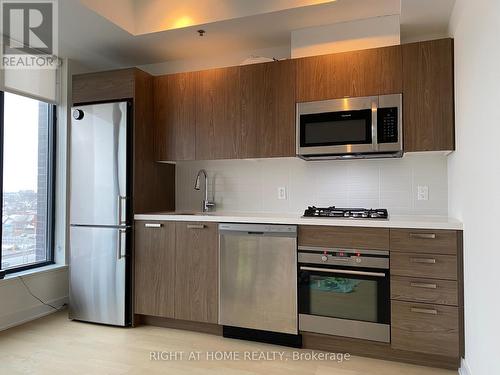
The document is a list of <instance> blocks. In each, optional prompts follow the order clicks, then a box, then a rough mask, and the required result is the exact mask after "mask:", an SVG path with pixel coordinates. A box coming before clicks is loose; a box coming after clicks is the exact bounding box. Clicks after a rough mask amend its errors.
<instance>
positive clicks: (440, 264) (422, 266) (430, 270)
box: [391, 252, 457, 280]
mask: <svg viewBox="0 0 500 375" xmlns="http://www.w3.org/2000/svg"><path fill="white" fill-rule="evenodd" d="M391 275H396V276H409V277H429V278H433V279H445V280H456V279H457V257H456V256H452V255H434V254H418V253H393V252H391Z"/></svg>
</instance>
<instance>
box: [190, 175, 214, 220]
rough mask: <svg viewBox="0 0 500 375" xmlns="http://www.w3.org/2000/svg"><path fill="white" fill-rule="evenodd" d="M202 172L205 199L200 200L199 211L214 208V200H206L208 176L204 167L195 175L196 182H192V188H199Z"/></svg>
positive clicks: (207, 210)
mask: <svg viewBox="0 0 500 375" xmlns="http://www.w3.org/2000/svg"><path fill="white" fill-rule="evenodd" d="M201 174H203V175H204V176H205V199H204V200H203V201H202V202H201V211H202V212H209V211H211V210H212V209H215V202H211V201H209V200H208V176H207V171H206V170H204V169H200V170H199V171H198V174H197V175H196V182H195V183H194V189H195V190H200V175H201Z"/></svg>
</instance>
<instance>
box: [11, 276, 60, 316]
mask: <svg viewBox="0 0 500 375" xmlns="http://www.w3.org/2000/svg"><path fill="white" fill-rule="evenodd" d="M18 279H19V280H21V282H22V283H23V285H24V287H25V288H26V290H27V291H28V293H29V294H31V296H32V297H33V298H36V299H37V300H38V301H40V303H42V304H43V305H45V306H49V307H52V308H53V309H54V310H56V311H59V310H60V308H59V309H58V308H57V307H55V306H52V305H51V304H50V303H46V302H44V301H42V300H41V299H40V298H38V297H37V296H35V295H34V294H33V292H32V291H31V289H30V288H29V286H28V285H27V284H26V283H25V282H24V279H23V277H22V276H18ZM62 307H64V305H62V306H61V308H62Z"/></svg>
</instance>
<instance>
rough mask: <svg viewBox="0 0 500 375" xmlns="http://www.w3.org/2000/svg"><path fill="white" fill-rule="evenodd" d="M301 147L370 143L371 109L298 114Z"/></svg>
mask: <svg viewBox="0 0 500 375" xmlns="http://www.w3.org/2000/svg"><path fill="white" fill-rule="evenodd" d="M300 131H301V137H300V143H301V147H315V146H335V145H347V144H370V143H372V111H371V110H369V109H365V110H359V111H342V112H330V113H315V114H308V115H301V116H300Z"/></svg>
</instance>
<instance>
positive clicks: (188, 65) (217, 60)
mask: <svg viewBox="0 0 500 375" xmlns="http://www.w3.org/2000/svg"><path fill="white" fill-rule="evenodd" d="M252 56H258V57H268V58H276V59H279V60H282V59H288V58H290V46H281V47H273V48H263V49H257V50H248V51H235V52H234V53H232V54H227V55H222V56H212V57H209V58H208V57H207V58H203V59H199V58H195V59H187V60H171V61H166V62H162V63H158V64H148V65H142V66H139V68H140V69H142V70H144V71H146V72H148V73H150V74H152V75H162V74H173V73H181V72H194V71H197V70H204V69H212V68H223V67H228V66H236V65H240V64H241V63H242V62H243V61H244V60H246V59H247V58H249V57H252Z"/></svg>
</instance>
